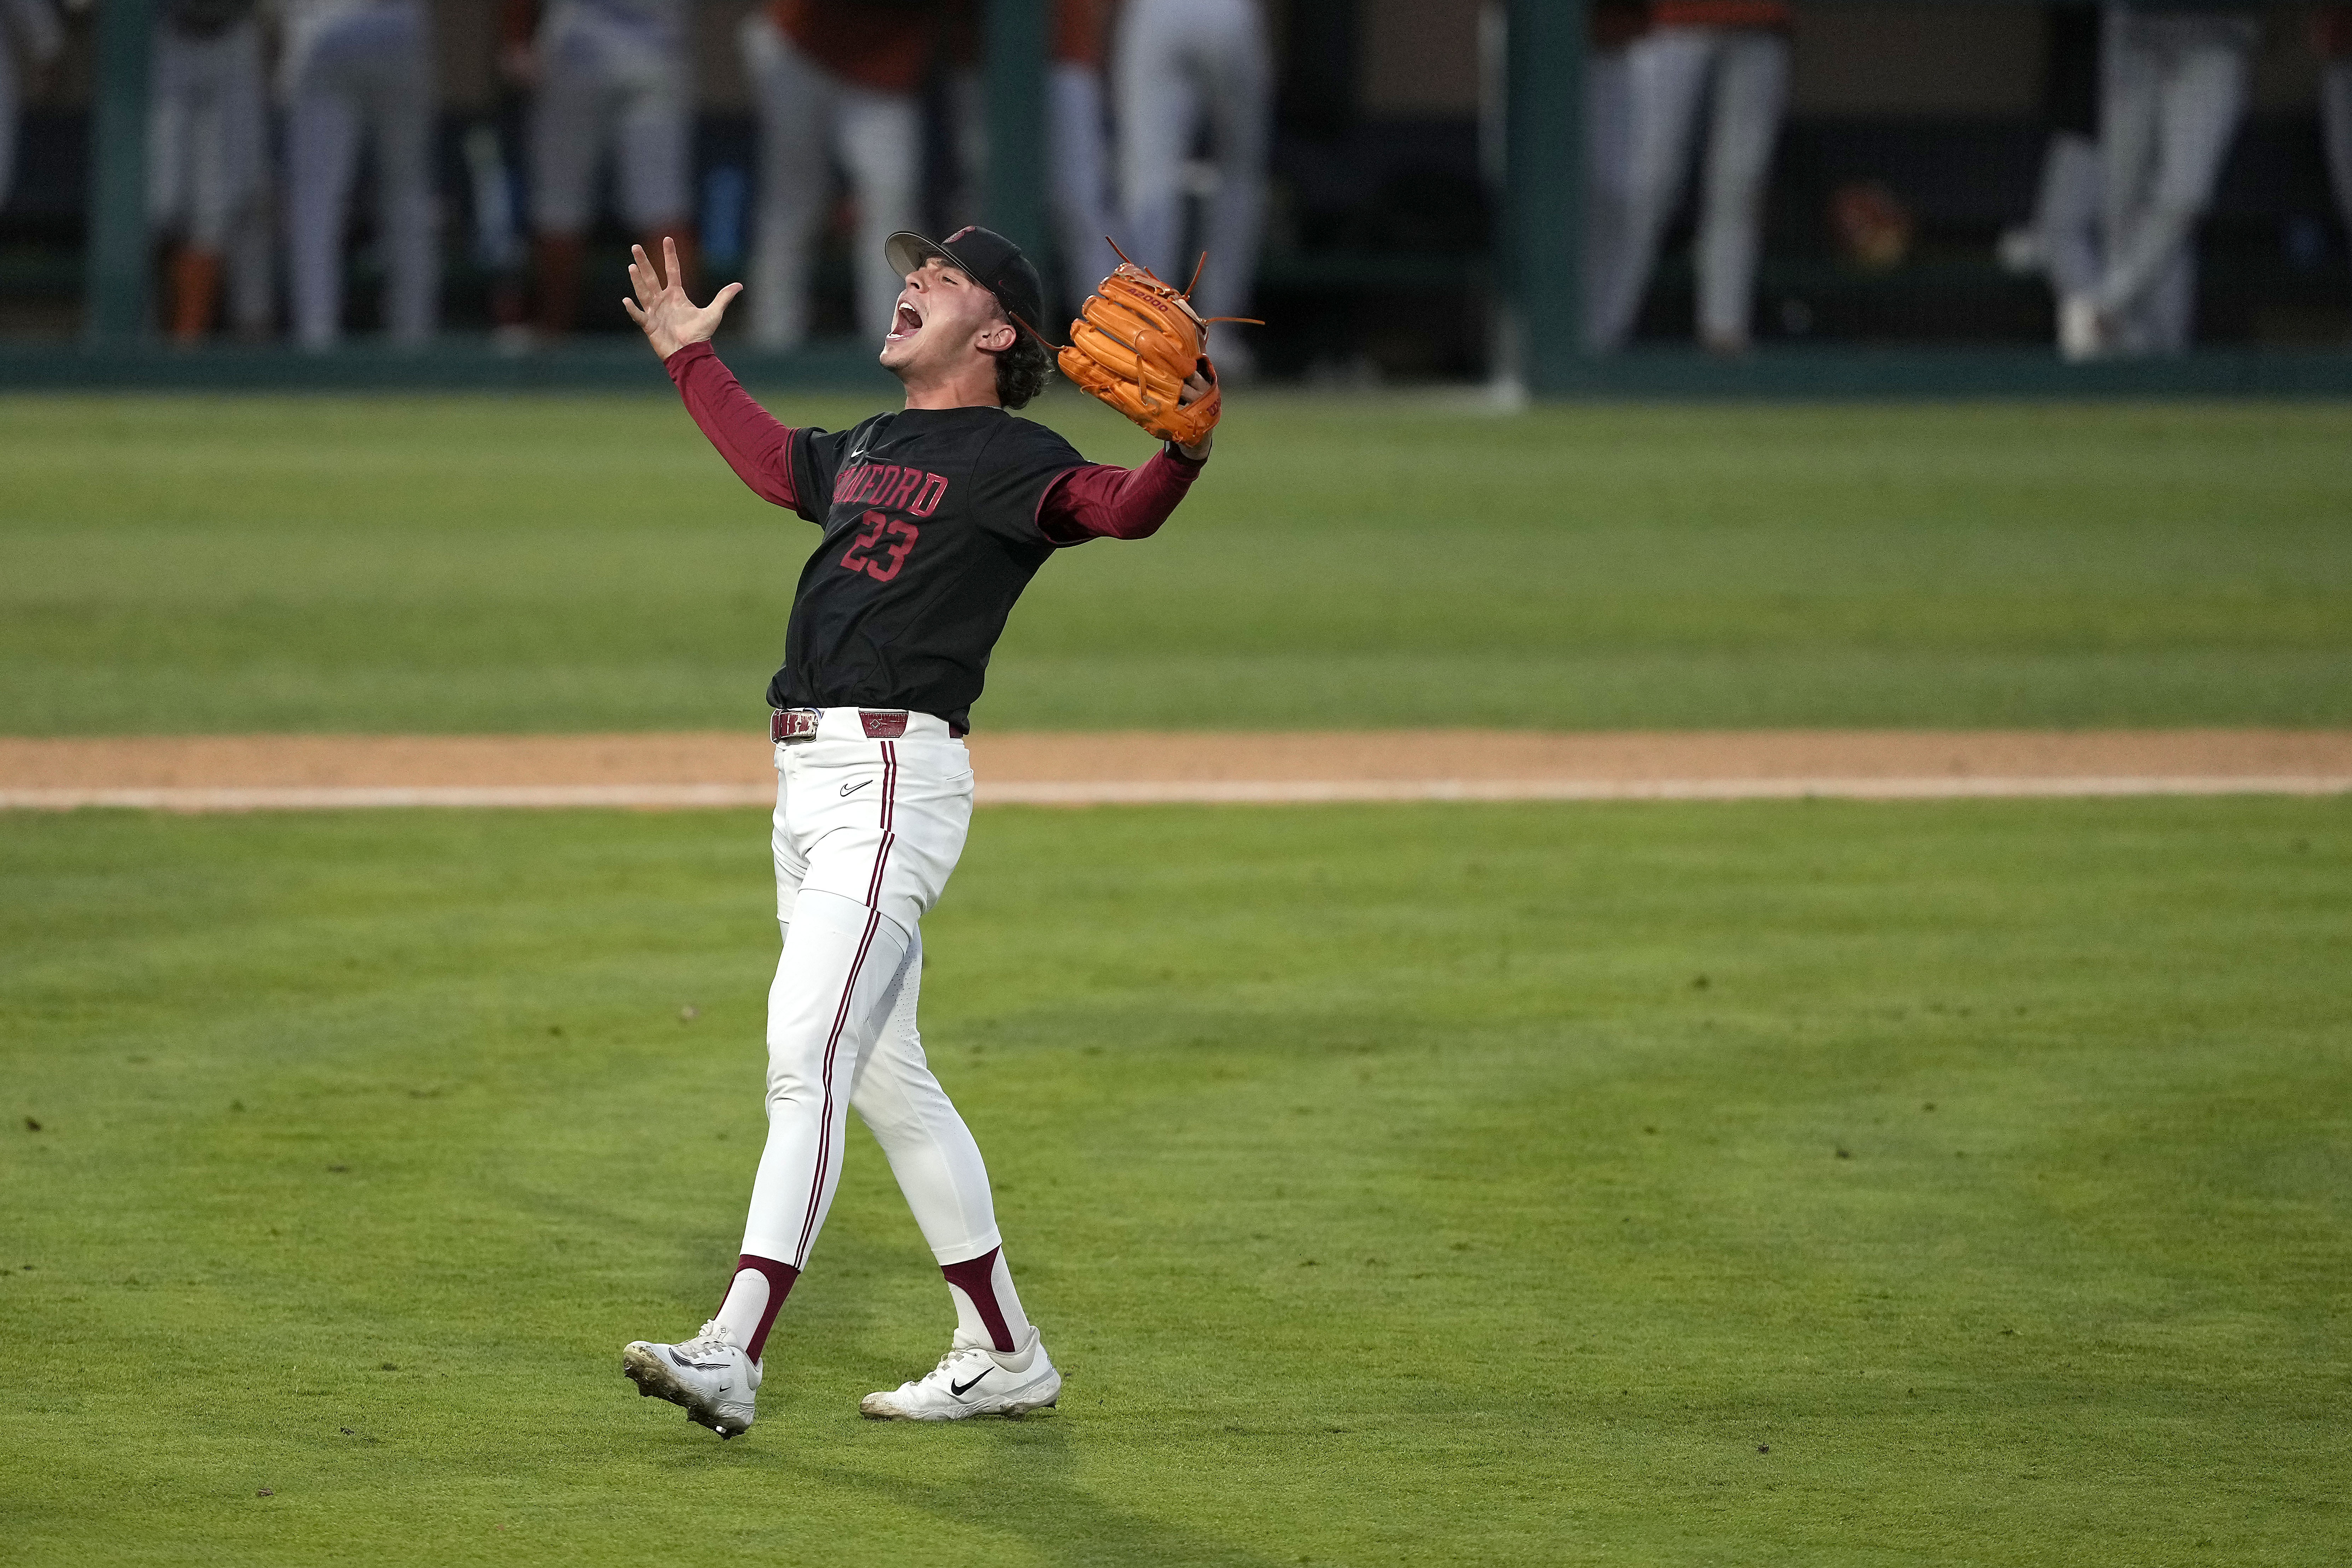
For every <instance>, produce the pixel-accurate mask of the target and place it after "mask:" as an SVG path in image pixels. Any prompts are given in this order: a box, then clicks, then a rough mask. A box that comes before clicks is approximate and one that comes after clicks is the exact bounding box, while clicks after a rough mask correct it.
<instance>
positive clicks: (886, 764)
mask: <svg viewBox="0 0 2352 1568" xmlns="http://www.w3.org/2000/svg"><path fill="white" fill-rule="evenodd" d="M897 811H898V747H897V746H895V745H893V744H892V743H891V742H887V741H885V742H882V820H881V827H882V842H881V844H880V845H879V846H878V847H877V848H876V849H875V851H874V876H873V879H872V880H870V881H868V882H867V883H866V908H867V909H869V910H878V909H880V908H881V907H882V872H883V868H885V867H887V866H888V865H889V864H890V847H891V846H892V845H894V844H896V843H898V835H897V834H896V833H893V832H892V831H891V830H890V819H891V817H892V816H894V815H896V814H897Z"/></svg>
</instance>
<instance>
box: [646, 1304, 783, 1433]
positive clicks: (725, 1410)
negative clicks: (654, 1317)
mask: <svg viewBox="0 0 2352 1568" xmlns="http://www.w3.org/2000/svg"><path fill="white" fill-rule="evenodd" d="M621 1371H622V1373H623V1374H624V1375H625V1376H626V1377H627V1378H628V1380H629V1381H630V1382H631V1383H634V1384H636V1385H637V1392H638V1393H639V1394H644V1395H646V1396H647V1397H649V1398H657V1399H667V1400H668V1401H669V1402H670V1403H671V1404H672V1405H685V1406H686V1418H687V1419H688V1420H689V1421H693V1422H698V1423H699V1424H700V1425H702V1426H708V1427H709V1428H710V1429H711V1430H712V1431H713V1432H716V1433H718V1434H719V1436H721V1437H740V1436H742V1435H743V1434H744V1433H746V1432H748V1431H750V1430H751V1422H752V1419H753V1417H752V1414H751V1402H752V1400H753V1398H754V1397H755V1396H756V1395H757V1394H758V1393H759V1389H760V1363H758V1362H755V1361H753V1360H752V1359H751V1357H750V1356H748V1355H745V1354H744V1353H743V1351H742V1347H740V1345H738V1344H736V1342H735V1340H734V1337H733V1336H732V1335H730V1333H728V1331H726V1330H725V1329H722V1328H720V1327H719V1324H718V1322H717V1321H715V1320H714V1321H710V1322H708V1323H705V1324H703V1325H702V1331H700V1332H699V1333H698V1334H696V1335H695V1336H694V1338H692V1339H690V1340H688V1341H687V1342H685V1343H684V1344H676V1345H656V1344H651V1343H648V1342H646V1341H644V1340H632V1341H630V1342H629V1344H628V1347H627V1348H626V1349H625V1350H623V1351H622V1352H621Z"/></svg>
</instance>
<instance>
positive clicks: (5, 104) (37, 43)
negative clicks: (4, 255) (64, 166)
mask: <svg viewBox="0 0 2352 1568" xmlns="http://www.w3.org/2000/svg"><path fill="white" fill-rule="evenodd" d="M10 23H14V24H15V26H14V27H13V28H12V27H11V26H9V24H10ZM20 38H21V39H22V45H21V49H20V47H19V43H18V40H19V39H20ZM64 47H65V29H64V28H63V27H61V26H58V14H57V12H56V11H55V10H54V9H52V8H51V7H50V5H49V0H7V5H6V7H5V15H0V207H5V206H6V205H8V192H9V190H10V188H11V187H12V186H14V185H15V184H16V120H17V116H18V114H19V113H21V112H22V110H23V102H22V99H21V96H20V95H21V92H22V86H23V84H22V82H21V81H20V80H19V78H18V72H19V71H21V70H22V69H24V68H25V66H26V64H27V63H29V64H32V65H47V63H48V62H49V61H51V60H53V59H55V58H57V56H58V50H60V49H62V48H64Z"/></svg>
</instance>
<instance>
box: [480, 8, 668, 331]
mask: <svg viewBox="0 0 2352 1568" xmlns="http://www.w3.org/2000/svg"><path fill="white" fill-rule="evenodd" d="M503 32H504V38H505V53H504V60H505V67H506V70H507V74H508V75H509V77H511V78H513V79H515V80H517V81H519V82H520V83H522V84H523V85H526V86H529V87H531V88H534V89H536V93H535V96H534V97H533V99H532V101H531V109H530V193H531V194H530V204H531V214H530V216H531V228H532V230H533V235H532V242H531V250H532V257H531V260H532V270H533V271H534V272H535V273H536V274H537V277H538V283H539V328H540V331H541V334H542V335H543V336H546V337H550V338H555V337H562V335H564V334H565V333H567V332H569V331H572V325H573V323H574V322H575V321H577V320H578V318H579V314H580V263H581V252H582V246H583V240H584V237H585V236H586V234H587V230H588V226H589V224H590V222H591V221H592V220H593V218H594V216H595V212H594V207H593V195H594V191H595V180H596V174H597V171H598V169H599V167H600V166H601V165H602V164H603V163H604V155H605V153H607V152H611V153H613V154H614V163H615V164H616V165H617V167H618V171H619V179H618V181H617V182H616V184H618V187H619V197H620V206H621V213H622V216H623V217H624V218H625V220H626V222H627V223H628V225H629V226H630V227H631V228H633V229H635V231H636V232H637V233H639V234H640V235H643V236H646V237H647V238H648V239H650V238H651V237H653V236H655V235H657V234H666V235H670V236H674V237H676V238H677V243H678V247H679V250H680V251H681V253H682V254H683V255H684V256H685V258H686V260H687V265H688V270H689V271H691V270H692V268H693V260H694V232H693V229H692V227H691V226H690V225H689V224H688V222H687V215H688V212H689V211H690V210H691V203H690V200H689V197H688V188H687V187H688V168H687V165H688V153H689V152H690V150H691V141H690V131H691V125H690V121H689V115H688V110H689V107H690V106H689V105H688V92H687V77H688V72H687V54H686V0H547V4H546V5H545V7H544V10H543V11H542V8H541V3H540V0H507V5H506V11H505V14H504V24H503Z"/></svg>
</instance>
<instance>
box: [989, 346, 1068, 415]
mask: <svg viewBox="0 0 2352 1568" xmlns="http://www.w3.org/2000/svg"><path fill="white" fill-rule="evenodd" d="M1013 330H1014V331H1016V332H1018V333H1019V334H1020V335H1019V336H1017V337H1015V338H1014V339H1013V346H1012V347H1011V348H1009V349H1006V350H1005V351H1004V352H1003V353H1000V354H998V355H997V356H996V401H997V402H999V403H1001V404H1003V405H1004V406H1005V407H1007V408H1025V407H1027V406H1028V404H1029V400H1030V399H1031V398H1033V397H1034V396H1036V395H1038V394H1039V393H1041V392H1043V391H1045V378H1046V377H1047V376H1049V375H1051V374H1054V351H1053V350H1051V349H1049V348H1047V347H1046V346H1045V344H1044V343H1042V342H1038V341H1037V336H1036V334H1035V333H1034V332H1030V331H1022V330H1021V329H1020V328H1018V327H1016V328H1014V329H1013Z"/></svg>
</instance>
